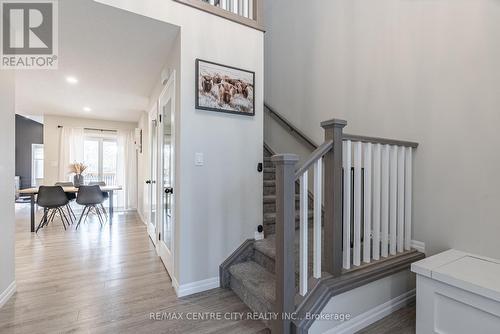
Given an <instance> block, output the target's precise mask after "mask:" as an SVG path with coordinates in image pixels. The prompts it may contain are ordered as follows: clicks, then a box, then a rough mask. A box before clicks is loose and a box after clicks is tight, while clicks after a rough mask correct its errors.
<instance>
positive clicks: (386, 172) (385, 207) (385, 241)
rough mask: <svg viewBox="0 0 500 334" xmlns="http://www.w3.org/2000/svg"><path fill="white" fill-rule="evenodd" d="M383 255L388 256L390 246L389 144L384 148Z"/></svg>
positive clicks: (381, 246) (381, 245)
mask: <svg viewBox="0 0 500 334" xmlns="http://www.w3.org/2000/svg"><path fill="white" fill-rule="evenodd" d="M380 219H381V221H380V222H381V225H382V226H381V243H380V248H381V255H382V257H387V256H388V255H389V254H388V247H389V146H388V145H384V147H383V150H382V212H381V216H380Z"/></svg>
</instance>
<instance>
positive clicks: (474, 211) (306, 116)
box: [265, 0, 500, 258]
mask: <svg viewBox="0 0 500 334" xmlns="http://www.w3.org/2000/svg"><path fill="white" fill-rule="evenodd" d="M265 4H266V14H267V15H266V19H267V25H266V28H267V33H266V41H265V48H266V55H265V61H266V78H265V80H266V102H267V103H269V104H270V106H271V107H273V108H274V109H276V110H277V111H278V112H280V113H282V114H284V115H285V116H286V117H287V118H288V119H290V120H291V121H292V122H293V123H294V124H296V125H297V126H298V127H299V128H300V129H301V130H303V131H304V132H305V133H306V134H307V135H309V136H310V137H312V138H313V139H314V140H316V141H317V142H321V141H322V139H323V131H322V129H321V128H320V127H319V123H320V122H321V121H323V120H326V119H329V118H333V117H336V118H344V119H346V120H347V121H348V126H347V128H346V132H349V133H354V134H362V135H371V136H381V137H390V138H396V139H409V140H414V141H417V142H419V143H420V147H419V148H418V149H417V152H416V154H415V156H414V160H415V163H414V208H413V213H414V220H413V221H414V239H416V240H420V241H424V242H425V243H426V248H427V250H429V251H430V253H436V252H439V251H442V250H444V249H447V248H451V247H454V248H458V249H462V250H465V251H470V252H473V253H479V254H482V255H487V256H491V257H495V258H500V248H499V247H498V236H499V235H500V224H499V223H498V203H500V173H498V170H500V156H499V154H498V153H497V151H498V144H499V143H500V132H499V131H498V129H499V124H500V112H499V111H498V108H499V105H500V94H499V92H500V2H499V1H497V0H476V1H470V0H440V1H424V0H417V1H406V0H380V1H370V0H331V1H310V2H308V3H307V5H304V2H303V1H298V0H273V1H265Z"/></svg>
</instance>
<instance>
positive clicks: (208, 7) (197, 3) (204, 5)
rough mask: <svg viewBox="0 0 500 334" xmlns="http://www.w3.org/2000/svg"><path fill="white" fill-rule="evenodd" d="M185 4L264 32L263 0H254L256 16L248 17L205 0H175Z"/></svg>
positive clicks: (254, 13)
mask: <svg viewBox="0 0 500 334" xmlns="http://www.w3.org/2000/svg"><path fill="white" fill-rule="evenodd" d="M174 1H177V2H179V3H182V4H184V5H187V6H190V7H193V8H196V9H199V10H202V11H204V12H207V13H210V14H213V15H216V16H219V17H222V18H224V19H226V20H230V21H233V22H236V23H239V24H242V25H245V26H247V27H250V28H253V29H256V30H260V31H262V32H264V31H265V30H264V25H263V20H262V10H263V3H262V1H263V0H253V1H252V3H253V15H254V18H248V17H245V16H242V15H239V14H236V13H233V12H230V11H228V10H225V9H222V8H220V7H218V6H214V5H212V4H210V3H208V2H206V1H203V0H174Z"/></svg>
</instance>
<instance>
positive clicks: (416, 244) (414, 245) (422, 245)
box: [411, 240, 425, 253]
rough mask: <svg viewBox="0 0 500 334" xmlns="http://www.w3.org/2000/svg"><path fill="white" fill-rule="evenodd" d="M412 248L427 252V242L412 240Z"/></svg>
mask: <svg viewBox="0 0 500 334" xmlns="http://www.w3.org/2000/svg"><path fill="white" fill-rule="evenodd" d="M411 248H413V249H416V250H418V251H419V252H421V253H425V242H422V241H417V240H412V241H411Z"/></svg>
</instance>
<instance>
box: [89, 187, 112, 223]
mask: <svg viewBox="0 0 500 334" xmlns="http://www.w3.org/2000/svg"><path fill="white" fill-rule="evenodd" d="M89 186H100V187H105V186H106V182H103V181H98V182H89ZM102 195H103V196H104V201H107V200H109V194H108V192H106V191H103V192H102ZM103 203H104V202H103ZM101 210H102V211H103V212H104V215H105V216H106V218H108V212H107V211H106V209H105V208H104V204H101Z"/></svg>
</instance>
